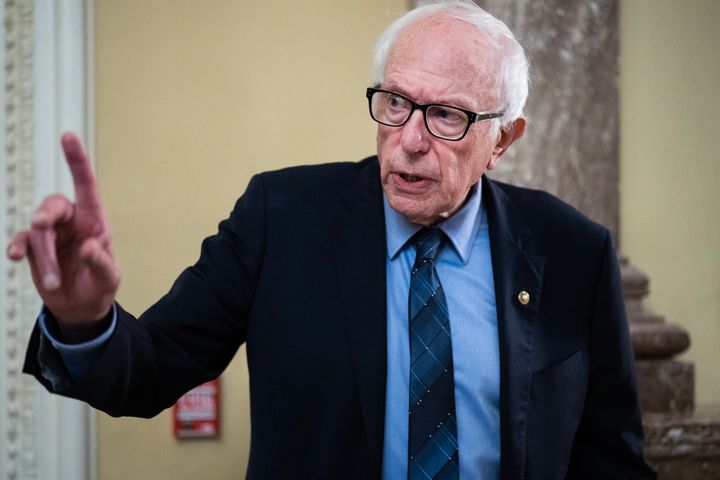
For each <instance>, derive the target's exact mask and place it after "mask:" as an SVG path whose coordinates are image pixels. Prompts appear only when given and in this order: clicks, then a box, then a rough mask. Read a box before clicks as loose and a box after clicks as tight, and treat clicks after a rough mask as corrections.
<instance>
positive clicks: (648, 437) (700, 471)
mask: <svg viewBox="0 0 720 480" xmlns="http://www.w3.org/2000/svg"><path fill="white" fill-rule="evenodd" d="M643 423H644V427H645V443H646V448H645V456H646V458H647V461H648V463H649V464H650V465H651V466H652V467H653V468H655V469H656V470H657V472H658V480H712V479H720V405H712V406H702V405H700V406H698V407H697V408H696V409H695V411H694V412H690V413H675V414H672V413H647V414H645V415H644V416H643Z"/></svg>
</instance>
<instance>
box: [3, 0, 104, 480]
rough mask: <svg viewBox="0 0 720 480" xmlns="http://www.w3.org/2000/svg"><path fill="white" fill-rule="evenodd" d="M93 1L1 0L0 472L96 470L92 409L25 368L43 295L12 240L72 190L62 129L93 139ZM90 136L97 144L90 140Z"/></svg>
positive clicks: (10, 477) (65, 478)
mask: <svg viewBox="0 0 720 480" xmlns="http://www.w3.org/2000/svg"><path fill="white" fill-rule="evenodd" d="M91 5H92V1H91V0H63V1H62V2H56V1H53V0H3V1H2V3H1V4H0V17H2V19H3V21H2V26H0V38H2V45H3V46H2V48H0V65H2V70H1V72H2V76H0V85H1V88H0V105H2V110H0V148H2V154H1V155H0V245H2V249H1V250H2V255H0V318H2V321H0V435H1V436H0V480H32V479H46V478H47V479H49V478H52V479H57V480H89V479H91V478H94V477H95V475H94V470H95V468H94V465H95V458H94V456H95V444H94V434H93V432H94V420H93V418H94V416H93V415H92V414H91V412H90V410H89V408H88V407H86V406H85V405H82V404H80V403H79V402H75V401H71V400H66V399H61V398H59V397H56V396H51V395H49V394H48V393H47V392H45V391H44V389H42V387H40V386H39V384H37V382H35V381H34V380H33V379H32V378H30V377H29V376H27V375H24V374H22V373H21V371H22V363H23V360H24V354H25V347H26V344H27V339H28V338H29V335H30V331H31V329H32V326H33V319H34V317H35V316H36V315H37V311H38V308H39V299H38V297H37V294H36V293H35V290H34V288H33V286H32V282H31V278H30V273H29V269H28V268H27V265H25V264H14V263H11V262H9V261H8V260H7V259H6V257H5V254H4V249H5V245H6V244H7V241H8V240H9V238H10V237H11V235H13V234H14V233H15V232H17V231H19V230H21V229H23V228H26V226H27V225H28V223H29V219H30V217H31V215H32V211H33V209H34V207H35V205H37V203H38V202H39V200H40V199H41V198H42V197H44V196H45V195H47V194H48V193H51V192H61V193H64V194H66V195H68V196H71V197H72V185H71V182H70V180H69V175H68V174H67V168H66V167H65V162H64V160H63V158H62V154H61V152H60V149H59V136H60V133H61V132H63V131H66V130H73V131H76V132H78V133H79V134H80V135H81V136H83V137H85V138H86V139H91V138H90V134H91V132H90V128H89V127H88V125H90V122H91V120H92V118H91V117H90V116H89V112H90V111H91V106H92V96H91V94H92V89H91V88H89V85H91V69H90V67H91V63H90V61H89V60H90V58H91V55H90V51H91V46H92V43H91V36H90V33H91V32H90V29H89V26H90V24H91V13H92V12H91ZM90 143H92V142H90Z"/></svg>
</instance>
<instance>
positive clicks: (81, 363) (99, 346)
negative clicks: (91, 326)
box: [38, 303, 117, 380]
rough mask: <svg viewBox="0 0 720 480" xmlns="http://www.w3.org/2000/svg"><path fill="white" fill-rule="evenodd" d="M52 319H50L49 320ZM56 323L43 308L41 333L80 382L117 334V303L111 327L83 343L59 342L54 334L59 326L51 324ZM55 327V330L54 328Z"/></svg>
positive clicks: (40, 322)
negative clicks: (112, 337) (111, 338)
mask: <svg viewBox="0 0 720 480" xmlns="http://www.w3.org/2000/svg"><path fill="white" fill-rule="evenodd" d="M48 317H50V318H48ZM52 323H54V319H53V318H52V314H51V313H50V312H49V311H48V310H47V309H46V308H45V307H44V306H43V308H42V310H41V311H40V315H38V325H39V327H40V331H41V332H42V334H43V335H44V336H45V338H47V339H48V340H49V341H50V344H51V345H52V346H53V348H55V349H56V350H57V351H58V353H59V354H60V358H61V359H62V361H63V363H64V364H65V367H66V368H67V371H68V374H70V377H71V378H72V379H73V380H78V379H79V378H81V377H82V376H83V375H84V374H85V373H86V372H88V371H89V370H90V368H91V367H92V366H93V364H94V363H95V360H97V359H98V358H99V357H100V355H101V354H102V352H103V350H104V349H105V344H106V343H107V342H108V340H110V337H111V336H112V334H113V332H115V326H116V325H117V308H116V306H115V303H113V304H112V320H111V321H110V326H109V327H108V328H107V330H105V331H104V332H103V333H101V334H100V335H99V336H97V337H95V338H93V339H92V340H88V341H87V342H82V343H64V342H61V341H60V340H58V338H57V334H53V333H52V331H53V330H56V329H57V326H55V325H52V326H50V325H49V324H52ZM53 327H54V328H53Z"/></svg>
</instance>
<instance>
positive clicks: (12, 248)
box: [7, 244, 18, 258]
mask: <svg viewBox="0 0 720 480" xmlns="http://www.w3.org/2000/svg"><path fill="white" fill-rule="evenodd" d="M7 253H8V256H9V257H13V258H15V257H17V255H18V249H17V247H16V246H15V245H14V244H12V245H10V246H8V249H7Z"/></svg>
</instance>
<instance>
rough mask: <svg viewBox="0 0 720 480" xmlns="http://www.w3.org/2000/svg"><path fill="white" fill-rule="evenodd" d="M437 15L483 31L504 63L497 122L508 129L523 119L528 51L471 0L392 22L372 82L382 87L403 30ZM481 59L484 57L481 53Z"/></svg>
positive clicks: (435, 5)
mask: <svg viewBox="0 0 720 480" xmlns="http://www.w3.org/2000/svg"><path fill="white" fill-rule="evenodd" d="M436 14H446V15H448V16H450V17H451V18H455V19H457V20H461V21H463V22H467V23H469V24H470V25H472V26H474V27H475V28H477V29H478V31H479V32H482V33H483V34H484V35H485V36H486V37H487V39H488V40H489V42H490V44H491V45H492V46H493V47H494V48H496V49H497V50H498V53H499V57H500V59H501V61H500V65H499V67H498V71H497V75H496V77H495V90H496V95H497V98H498V99H501V101H502V102H503V105H502V107H501V108H502V109H503V110H504V112H505V114H504V115H503V116H502V117H501V118H500V119H498V120H499V122H498V125H499V126H501V127H505V126H507V125H509V124H510V123H512V122H513V121H515V120H516V119H517V118H519V117H520V116H522V113H523V107H524V106H525V101H526V100H527V96H528V88H529V73H528V70H529V65H528V60H527V57H526V56H525V51H524V50H523V48H522V46H521V45H520V43H518V41H517V40H516V39H515V36H514V35H513V34H512V32H511V31H510V29H509V28H508V27H507V25H505V24H504V23H503V22H501V21H500V20H498V19H497V18H495V17H493V16H492V15H490V14H489V13H488V12H486V11H485V10H483V9H482V8H480V7H479V6H477V5H476V4H475V3H473V2H472V1H470V0H444V1H443V0H440V1H435V2H431V3H429V4H427V5H423V6H421V7H418V8H415V9H413V10H410V11H409V12H407V13H406V14H405V15H403V16H402V17H400V18H398V19H397V20H395V21H394V22H393V23H391V24H390V25H389V26H388V27H387V28H386V29H385V31H384V32H383V33H382V34H381V35H380V38H379V39H378V41H377V44H376V45H375V55H374V62H373V81H374V82H375V83H376V84H378V85H379V84H382V82H383V77H384V74H385V65H386V64H387V60H388V56H389V55H390V51H391V50H392V48H393V46H394V45H395V43H396V42H397V40H398V38H399V37H400V35H401V33H402V32H403V30H405V28H407V27H408V26H409V25H411V24H413V23H414V22H417V21H418V20H420V19H423V18H425V17H429V16H431V15H436ZM478 56H479V57H480V58H481V59H482V58H484V55H483V53H482V52H480V51H479V52H478Z"/></svg>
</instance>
